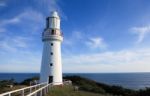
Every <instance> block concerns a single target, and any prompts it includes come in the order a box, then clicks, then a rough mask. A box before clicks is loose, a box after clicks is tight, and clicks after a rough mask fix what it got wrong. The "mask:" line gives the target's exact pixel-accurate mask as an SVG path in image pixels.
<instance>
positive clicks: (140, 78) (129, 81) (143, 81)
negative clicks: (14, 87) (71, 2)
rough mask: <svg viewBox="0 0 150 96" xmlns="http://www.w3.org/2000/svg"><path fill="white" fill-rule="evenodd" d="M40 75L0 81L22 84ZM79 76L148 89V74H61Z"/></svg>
mask: <svg viewBox="0 0 150 96" xmlns="http://www.w3.org/2000/svg"><path fill="white" fill-rule="evenodd" d="M39 75H40V73H19V72H18V73H0V80H10V79H14V80H15V81H16V82H22V81H23V80H25V79H28V78H32V77H35V76H36V77H39ZM75 75H76V76H81V77H84V78H88V79H91V80H94V81H96V82H99V83H105V84H108V85H117V86H122V87H124V88H129V89H135V90H137V89H144V88H146V87H150V72H136V73H135V72H132V73H63V76H75Z"/></svg>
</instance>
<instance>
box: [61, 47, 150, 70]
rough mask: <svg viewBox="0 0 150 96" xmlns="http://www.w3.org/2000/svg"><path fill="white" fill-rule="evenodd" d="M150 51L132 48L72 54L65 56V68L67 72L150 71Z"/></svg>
mask: <svg viewBox="0 0 150 96" xmlns="http://www.w3.org/2000/svg"><path fill="white" fill-rule="evenodd" d="M149 53H150V49H134V50H131V49H130V50H121V51H107V52H103V53H92V54H81V55H76V56H75V55H71V56H67V57H63V64H64V66H63V68H64V69H63V70H64V71H65V72H149V70H150V64H149V62H150V59H149V58H150V54H149ZM77 70H78V71H77Z"/></svg>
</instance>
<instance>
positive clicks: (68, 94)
mask: <svg viewBox="0 0 150 96" xmlns="http://www.w3.org/2000/svg"><path fill="white" fill-rule="evenodd" d="M47 96H111V95H102V94H97V93H91V92H86V91H81V90H79V91H74V88H73V86H55V87H53V88H51V89H50V90H49V92H48V94H47Z"/></svg>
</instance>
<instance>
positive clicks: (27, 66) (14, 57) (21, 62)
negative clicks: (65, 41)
mask: <svg viewBox="0 0 150 96" xmlns="http://www.w3.org/2000/svg"><path fill="white" fill-rule="evenodd" d="M7 54H9V55H7ZM7 54H6V53H3V54H1V55H0V58H3V60H1V64H0V66H1V67H0V72H40V63H41V52H34V51H25V50H22V51H21V50H20V51H19V50H18V51H17V52H15V53H14V54H11V53H7ZM4 57H5V58H4Z"/></svg>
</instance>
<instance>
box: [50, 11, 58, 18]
mask: <svg viewBox="0 0 150 96" xmlns="http://www.w3.org/2000/svg"><path fill="white" fill-rule="evenodd" d="M51 17H59V16H58V13H57V12H56V11H53V12H51Z"/></svg>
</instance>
